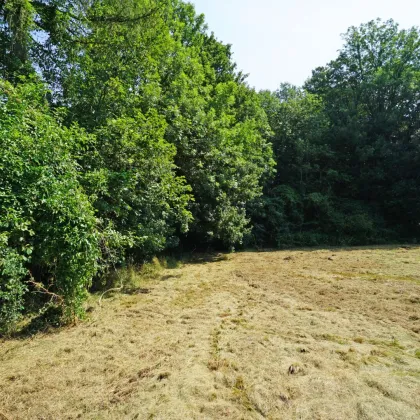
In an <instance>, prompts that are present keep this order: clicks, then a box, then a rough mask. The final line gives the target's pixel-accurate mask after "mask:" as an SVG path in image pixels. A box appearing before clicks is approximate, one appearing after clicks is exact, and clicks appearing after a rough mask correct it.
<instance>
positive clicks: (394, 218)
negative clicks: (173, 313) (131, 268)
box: [0, 0, 420, 332]
mask: <svg viewBox="0 0 420 420" xmlns="http://www.w3.org/2000/svg"><path fill="white" fill-rule="evenodd" d="M419 35H420V33H419V30H418V29H417V28H412V29H409V30H400V29H399V27H398V25H397V24H396V23H394V22H393V21H388V22H381V21H373V22H369V23H368V24H365V25H362V26H360V27H359V28H356V27H353V28H350V29H349V31H348V32H347V33H346V34H345V36H344V41H345V42H344V47H343V49H342V50H341V51H340V53H339V55H338V57H337V58H336V59H335V60H333V61H332V62H330V63H328V64H327V65H326V66H325V67H322V68H318V69H316V70H314V71H313V74H312V76H311V77H310V78H309V79H308V80H307V81H306V83H305V84H304V86H302V87H296V86H291V85H288V84H282V85H281V86H280V88H279V90H278V91H276V92H269V91H262V92H256V91H255V90H254V89H252V88H250V87H249V85H248V84H247V81H246V75H244V74H243V73H241V72H239V71H238V70H237V69H236V65H235V63H234V61H233V60H232V52H231V47H230V46H229V45H226V44H223V43H222V42H220V41H218V40H217V38H216V37H215V36H214V35H213V34H211V33H209V31H208V29H207V26H206V24H205V20H204V16H203V15H198V14H197V13H196V12H195V10H194V7H193V6H192V5H191V4H189V3H186V2H183V1H180V0H119V1H116V0H72V1H70V0H32V1H30V0H7V1H4V0H3V1H0V54H1V55H0V58H1V59H0V145H1V151H2V153H1V155H0V330H2V331H3V332H5V331H6V332H7V331H8V330H9V329H10V328H11V327H12V326H13V325H14V324H15V323H16V321H18V319H19V318H20V316H21V315H22V313H25V311H26V310H27V308H28V306H29V303H30V302H33V301H37V302H38V303H39V304H40V305H41V306H43V305H51V304H54V305H58V306H59V307H60V308H61V309H62V312H63V319H64V320H71V319H74V318H75V317H78V316H82V314H83V301H84V299H85V297H86V294H87V291H88V290H89V287H90V285H91V282H92V279H94V278H96V277H98V276H101V275H102V274H103V273H105V272H106V271H107V270H109V269H110V267H118V266H121V265H124V264H127V262H128V261H134V262H137V263H139V262H142V261H145V260H147V259H148V258H150V257H152V256H153V255H156V254H158V253H160V252H162V251H165V250H170V249H174V248H177V247H179V246H182V247H184V248H187V249H188V248H192V247H201V248H207V247H210V246H211V247H213V248H224V249H229V248H233V247H238V246H253V247H264V246H266V247H285V246H304V245H328V244H332V245H340V244H343V245H344V244H355V245H356V244H370V243H383V242H389V241H401V240H404V241H408V240H409V241H415V240H416V238H417V237H418V236H419V233H420V195H419V192H420V126H419V124H420V117H419V107H420V98H419V96H420V68H419V66H420V54H419V51H420V36H419Z"/></svg>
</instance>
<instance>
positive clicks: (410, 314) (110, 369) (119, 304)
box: [0, 247, 420, 420]
mask: <svg viewBox="0 0 420 420" xmlns="http://www.w3.org/2000/svg"><path fill="white" fill-rule="evenodd" d="M403 261H409V263H403ZM338 272H340V273H352V275H347V276H344V275H342V276H339V275H338V274H337V273H338ZM419 272H420V248H410V249H405V248H399V247H394V248H393V247H378V248H358V249H356V248H355V249H351V248H350V249H344V250H339V249H334V250H333V251H330V250H328V249H324V250H313V249H312V250H305V251H303V250H293V251H281V252H264V253H257V252H250V253H237V254H234V255H229V256H228V257H226V258H223V257H221V256H220V255H219V256H209V255H203V256H196V257H195V258H194V260H192V261H191V262H188V261H185V262H184V263H183V264H182V265H180V264H178V263H177V262H176V261H168V260H157V259H155V260H154V261H152V262H151V263H150V264H148V265H145V266H142V267H135V266H129V267H127V268H125V269H123V270H120V271H119V272H118V275H116V274H115V273H114V275H115V277H114V278H112V279H111V280H112V281H111V280H109V282H108V283H107V284H106V285H104V288H102V289H101V290H98V291H97V292H95V293H94V294H93V295H92V296H91V297H90V299H89V301H88V303H87V309H88V312H87V319H86V320H85V321H83V322H80V323H78V324H77V325H75V326H72V327H66V328H59V329H56V330H52V331H51V330H50V331H48V330H47V331H43V332H41V333H39V334H37V335H35V336H31V337H30V338H25V337H19V338H15V339H10V340H3V341H2V342H1V345H0V413H3V414H4V416H7V418H8V419H14V418H19V419H48V420H49V419H51V420H52V419H61V418H66V419H76V418H87V419H108V418H111V419H113V418H115V419H120V418H138V419H143V418H144V419H147V418H156V419H175V420H176V419H186V418H188V419H190V418H191V419H195V418H196V419H202V418H205V419H221V418H227V419H235V420H236V419H262V418H267V419H286V420H287V419H297V418H299V419H307V420H309V419H311V420H312V419H322V420H324V419H326V420H329V419H331V420H332V419H344V418H346V419H355V420H356V419H363V418H366V419H378V420H379V419H380V420H382V419H417V418H420V401H419V399H418V391H419V389H420V348H419V345H418V343H419V332H420V330H419V328H420V324H419V323H420V318H419V301H418V296H420V286H419V284H418V283H416V282H414V281H407V278H415V277H416V275H417V273H419ZM367 273H380V276H381V281H366V275H367ZM369 275H370V274H369ZM121 284H122V285H123V287H119V286H120V285H121ZM109 289H116V290H112V291H109V292H107V293H106V294H105V295H104V292H106V291H107V290H109ZM0 417H1V416H0Z"/></svg>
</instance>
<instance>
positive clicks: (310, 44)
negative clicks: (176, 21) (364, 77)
mask: <svg viewBox="0 0 420 420" xmlns="http://www.w3.org/2000/svg"><path fill="white" fill-rule="evenodd" d="M191 3H193V4H194V5H195V6H196V10H197V12H198V13H204V14H205V15H206V21H207V23H208V26H209V30H210V31H213V32H214V33H215V35H216V37H217V38H218V39H219V40H221V41H223V42H224V43H228V44H232V46H233V52H234V60H235V61H236V63H237V64H238V69H239V70H243V71H244V73H249V78H248V82H249V84H250V85H251V86H254V87H256V88H257V89H272V90H274V89H276V88H277V87H278V86H279V84H280V82H290V83H294V84H297V85H301V84H302V83H303V82H304V81H305V80H306V79H307V78H308V77H309V76H310V75H311V71H312V69H314V68H315V67H317V66H321V65H324V64H326V63H327V62H328V61H330V60H332V59H333V58H335V57H336V56H337V50H338V49H340V47H341V45H342V40H341V36H340V34H342V33H343V32H345V31H346V30H347V28H348V27H350V26H353V25H355V26H358V25H359V24H361V23H364V22H368V21H370V20H372V19H376V18H378V17H380V18H382V19H385V20H387V19H390V18H392V19H394V20H395V21H396V22H398V23H399V24H400V26H401V28H408V27H411V26H419V25H420V0H347V1H343V0H191Z"/></svg>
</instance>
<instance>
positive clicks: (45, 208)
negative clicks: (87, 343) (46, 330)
mask: <svg viewBox="0 0 420 420" xmlns="http://www.w3.org/2000/svg"><path fill="white" fill-rule="evenodd" d="M45 95H46V91H45V90H44V88H43V86H42V84H39V83H37V82H35V81H29V82H24V83H20V84H19V85H18V86H17V87H13V86H12V85H11V84H10V83H8V82H5V81H4V80H1V81H0V150H1V154H0V209H1V212H0V331H3V332H5V331H7V330H8V329H10V328H11V326H12V325H13V323H14V322H16V321H17V320H18V318H19V315H20V313H21V312H22V310H23V309H24V307H23V305H24V300H25V293H28V292H30V291H32V292H43V293H45V294H46V295H47V296H48V295H49V296H56V298H57V302H60V303H61V304H62V307H63V310H64V312H63V315H64V316H65V317H66V318H67V319H69V318H73V317H74V316H76V315H78V314H80V312H81V304H82V301H83V297H84V295H85V293H86V288H87V286H88V285H89V283H90V281H91V279H92V277H93V275H94V274H95V272H96V270H97V260H98V257H99V236H98V232H97V229H96V225H97V220H96V218H95V215H94V211H93V207H92V205H91V203H90V201H89V199H88V197H87V196H86V194H85V193H84V192H83V189H82V188H81V186H80V183H79V167H78V164H77V163H76V160H75V158H74V156H77V155H78V154H82V153H83V150H84V148H85V147H86V145H87V144H88V143H89V142H90V141H91V138H90V137H89V136H88V135H86V133H84V131H82V130H81V129H79V128H77V127H76V126H73V127H71V128H65V127H63V126H62V125H61V124H60V123H59V122H57V121H59V118H58V116H57V115H51V113H50V112H49V107H48V105H47V103H46V101H45Z"/></svg>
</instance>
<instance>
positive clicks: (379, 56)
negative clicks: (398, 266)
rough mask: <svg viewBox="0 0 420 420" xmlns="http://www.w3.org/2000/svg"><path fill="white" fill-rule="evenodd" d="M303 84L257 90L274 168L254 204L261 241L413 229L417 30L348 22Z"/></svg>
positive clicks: (403, 236)
mask: <svg viewBox="0 0 420 420" xmlns="http://www.w3.org/2000/svg"><path fill="white" fill-rule="evenodd" d="M344 41H345V45H344V48H343V49H342V51H341V52H340V54H339V57H338V58H337V59H336V60H334V61H332V62H331V63H329V64H328V65H327V66H325V67H322V68H318V69H316V70H315V71H314V72H313V75H312V77H311V78H310V79H308V81H307V82H306V84H305V86H304V88H302V89H301V88H296V87H293V86H288V85H283V86H282V87H281V88H280V89H279V90H278V91H277V92H275V93H270V92H261V94H260V95H261V97H262V101H263V107H264V109H265V111H266V113H267V115H268V118H269V121H270V125H271V128H272V130H273V131H274V136H273V138H272V142H273V149H274V152H275V155H276V161H277V175H276V177H275V178H274V179H273V180H271V181H270V182H269V183H268V184H267V185H266V194H265V196H264V198H263V200H262V202H260V203H259V206H257V207H254V208H253V211H254V220H255V224H256V230H255V235H256V240H257V241H258V242H259V243H262V244H267V243H269V244H271V245H275V246H285V245H318V244H337V245H339V244H368V243H380V242H385V241H389V240H416V238H417V237H418V236H419V234H420V160H419V158H420V141H419V135H420V34H419V31H418V29H410V30H399V28H398V25H397V24H395V23H394V22H393V21H389V22H385V23H383V22H381V21H374V22H370V23H368V24H366V25H362V26H361V27H360V28H354V27H353V28H350V29H349V31H348V32H347V33H346V34H345V36H344Z"/></svg>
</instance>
